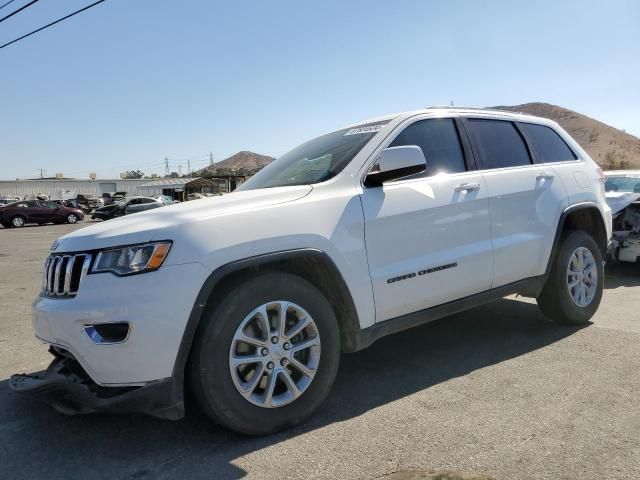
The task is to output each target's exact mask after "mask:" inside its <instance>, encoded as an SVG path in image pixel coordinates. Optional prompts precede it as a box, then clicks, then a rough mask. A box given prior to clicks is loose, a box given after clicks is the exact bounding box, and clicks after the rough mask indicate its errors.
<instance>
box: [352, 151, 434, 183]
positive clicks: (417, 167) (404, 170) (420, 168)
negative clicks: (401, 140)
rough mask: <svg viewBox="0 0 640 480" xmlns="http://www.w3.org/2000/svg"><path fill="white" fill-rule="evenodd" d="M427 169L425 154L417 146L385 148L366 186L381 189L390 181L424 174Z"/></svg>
mask: <svg viewBox="0 0 640 480" xmlns="http://www.w3.org/2000/svg"><path fill="white" fill-rule="evenodd" d="M426 168H427V161H426V160H425V158H424V153H422V149H421V148H420V147H418V146H417V145H404V146H400V147H389V148H385V149H384V150H382V152H380V157H379V158H378V162H377V168H375V167H374V170H372V171H371V172H369V174H368V175H367V177H366V178H365V182H364V184H365V186H367V187H379V186H381V185H382V184H383V183H384V182H387V181H389V180H397V179H398V178H402V177H406V176H409V175H414V174H416V173H420V172H424V171H425V170H426Z"/></svg>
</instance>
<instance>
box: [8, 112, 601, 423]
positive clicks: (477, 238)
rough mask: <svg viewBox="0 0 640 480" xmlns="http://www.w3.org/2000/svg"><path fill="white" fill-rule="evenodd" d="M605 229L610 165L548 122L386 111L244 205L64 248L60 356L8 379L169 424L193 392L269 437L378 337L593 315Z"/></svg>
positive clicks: (207, 207)
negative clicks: (436, 327) (510, 318)
mask: <svg viewBox="0 0 640 480" xmlns="http://www.w3.org/2000/svg"><path fill="white" fill-rule="evenodd" d="M610 236H611V211H610V209H609V207H608V206H607V204H606V202H605V199H604V189H603V175H602V172H601V171H600V169H599V168H598V167H597V166H596V164H595V163H594V162H593V161H592V160H591V159H590V158H589V156H588V155H587V154H586V153H585V151H584V150H583V149H582V148H580V146H579V145H578V144H577V143H576V142H575V141H574V140H573V139H572V138H571V137H569V135H568V134H567V133H566V132H564V131H563V130H562V129H561V128H560V127H559V126H558V125H557V124H556V123H554V122H551V121H549V120H545V119H541V118H536V117H532V116H528V115H520V114H513V113H507V112H501V111H491V110H482V109H453V108H451V109H449V108H444V109H441V108H431V109H424V110H419V111H413V112H408V113H402V114H398V115H391V116H387V117H382V118H376V119H373V120H369V121H367V122H364V123H362V124H357V125H352V126H349V127H346V128H343V129H340V130H337V131H335V132H332V133H329V134H326V135H323V136H321V137H318V138H316V139H314V140H310V141H309V142H307V143H304V144H302V145H300V146H299V147H297V148H295V149H293V150H292V151H290V152H289V153H287V154H285V155H284V156H282V157H281V158H279V159H278V160H276V161H275V162H273V163H272V164H271V165H269V166H268V167H266V168H264V169H263V170H262V171H260V172H259V173H258V174H257V175H255V176H254V177H253V178H251V179H250V180H249V181H248V182H246V183H245V184H244V185H242V187H241V188H240V189H239V191H236V192H234V193H232V194H229V195H225V196H222V197H215V198H207V199H204V200H200V201H198V202H188V203H184V204H179V205H172V206H169V207H166V208H160V209H156V210H152V211H148V212H144V213H140V214H138V215H134V216H131V217H123V218H119V219H117V220H114V221H110V222H107V223H104V224H98V225H92V226H91V227H88V228H83V229H81V230H77V231H75V232H73V233H71V234H68V235H65V236H64V237H62V238H60V239H59V240H58V241H56V242H55V243H54V245H53V246H52V250H51V255H50V256H49V258H48V259H47V260H46V264H45V271H44V274H43V279H42V293H41V295H40V296H39V297H38V298H37V299H36V301H35V302H34V305H33V312H34V313H33V326H34V329H35V334H36V336H37V337H38V338H39V339H41V340H42V341H44V342H45V343H47V344H49V345H50V350H51V353H52V354H53V355H54V356H55V359H54V360H53V362H52V364H51V366H50V367H49V369H48V370H47V371H46V372H43V373H39V374H34V375H15V376H13V377H12V379H11V387H12V388H13V390H14V391H18V392H24V393H30V394H32V395H35V396H39V397H41V398H43V399H45V400H47V401H48V402H50V403H52V404H53V405H54V406H55V407H56V408H57V409H58V410H61V411H63V412H66V413H85V412H92V411H140V412H146V413H149V414H151V415H155V416H159V417H163V418H172V419H175V418H180V417H182V416H183V414H184V407H183V390H184V388H185V387H184V385H185V383H187V384H188V385H189V386H190V388H192V390H193V391H194V393H195V396H196V398H197V400H198V402H199V404H200V405H201V406H202V408H203V409H204V411H205V412H206V413H207V414H208V415H209V416H210V417H211V418H212V419H214V420H215V421H217V422H219V423H220V424H222V425H225V426H227V427H229V428H231V429H234V430H237V431H239V432H244V433H247V434H266V433H270V432H274V431H277V430H280V429H283V428H286V427H289V426H291V425H294V424H296V423H298V422H300V421H302V420H303V419H304V418H306V417H307V416H309V415H310V414H311V413H312V412H313V411H314V410H316V408H317V407H318V406H319V405H320V404H321V403H322V401H323V400H324V399H325V397H326V396H327V394H328V393H329V391H330V389H331V386H332V384H333V381H334V378H335V375H336V372H337V370H338V364H339V360H340V355H341V352H355V351H358V350H360V349H363V348H365V347H367V346H369V345H371V344H372V343H373V342H374V341H375V340H377V339H378V338H380V337H382V336H384V335H387V334H390V333H394V332H397V331H399V330H403V329H406V328H409V327H412V326H415V325H419V324H421V323H424V322H428V321H431V320H434V319H438V318H441V317H445V316H447V315H450V314H452V313H455V312H459V311H461V310H465V309H468V308H471V307H474V306H476V305H479V304H481V303H484V302H487V301H490V300H493V299H496V298H499V297H502V296H505V295H508V294H512V293H520V294H522V295H526V296H530V297H535V298H537V301H538V304H539V305H540V308H541V309H542V311H543V312H544V313H545V315H546V316H547V317H548V318H549V320H551V321H554V322H557V323H574V324H575V323H584V322H587V321H588V320H589V319H590V318H591V316H592V315H593V314H594V312H595V311H596V309H597V308H598V305H599V303H600V299H601V296H602V291H603V280H604V276H603V255H604V253H605V252H606V249H607V243H608V240H609V237H610ZM185 378H188V380H189V381H188V382H185Z"/></svg>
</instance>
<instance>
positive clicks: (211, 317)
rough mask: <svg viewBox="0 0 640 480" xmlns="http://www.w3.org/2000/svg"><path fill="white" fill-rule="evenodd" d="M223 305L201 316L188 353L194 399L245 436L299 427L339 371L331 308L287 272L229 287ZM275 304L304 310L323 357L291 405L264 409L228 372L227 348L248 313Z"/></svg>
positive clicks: (310, 287)
mask: <svg viewBox="0 0 640 480" xmlns="http://www.w3.org/2000/svg"><path fill="white" fill-rule="evenodd" d="M220 295H221V296H220V298H221V301H220V302H219V303H218V304H216V305H215V306H213V307H212V308H211V309H210V310H209V311H207V312H206V313H205V315H204V316H203V318H202V320H201V324H200V326H199V328H198V331H197V334H196V338H195V339H194V345H193V348H192V351H191V357H190V365H189V376H190V384H191V387H192V390H193V393H194V396H195V398H196V400H197V402H198V404H199V405H200V406H201V408H202V409H203V411H204V412H205V413H206V414H207V415H208V416H209V417H210V418H211V419H213V420H214V421H215V422H217V423H219V424H221V425H222V426H225V427H227V428H229V429H231V430H235V431H237V432H240V433H243V434H247V435H267V434H270V433H274V432H277V431H280V430H284V429H286V428H289V427H292V426H294V425H296V424H299V423H300V422H302V421H303V420H305V419H306V418H307V417H309V416H310V415H311V414H312V413H313V412H314V411H315V410H316V409H317V408H318V407H319V406H320V405H321V403H322V402H323V401H324V400H325V398H326V397H327V395H328V394H329V392H330V391H331V387H332V386H333V382H334V380H335V376H336V373H337V371H338V365H339V362H340V333H339V329H338V322H337V320H336V317H335V314H334V312H333V309H332V308H331V306H330V305H329V302H328V301H327V299H326V298H325V297H324V295H323V294H322V293H321V292H320V291H319V290H318V289H317V288H316V287H314V286H313V285H312V284H311V283H309V282H307V281H306V280H304V279H302V278H300V277H297V276H295V275H291V274H286V273H266V274H262V275H260V276H257V277H255V278H253V279H251V280H248V281H246V282H242V283H237V284H235V286H229V287H228V288H226V289H225V291H224V292H221V293H220ZM276 300H281V301H282V300H283V301H290V302H294V303H296V304H298V305H299V306H300V307H302V308H303V309H305V310H306V311H307V312H308V313H309V314H310V315H311V317H312V318H313V320H314V321H315V324H316V326H317V330H318V333H319V335H320V339H321V354H320V360H319V364H318V367H317V371H316V374H315V377H314V378H313V380H312V382H311V384H310V385H309V386H308V387H307V389H306V390H305V391H304V392H303V393H302V395H301V396H300V397H298V398H297V399H295V400H293V401H292V402H291V403H288V404H286V405H283V406H280V407H277V408H264V407H261V406H258V405H254V404H253V403H251V402H250V401H249V400H247V399H245V398H244V397H243V396H242V395H241V394H240V393H239V392H238V390H237V389H236V387H235V385H234V383H233V380H232V378H231V373H230V371H229V350H230V347H231V344H232V340H233V336H234V334H235V332H236V329H237V328H238V326H239V325H240V323H241V322H242V321H243V319H244V318H245V317H246V316H247V315H248V314H249V313H251V311H252V310H254V309H255V308H257V307H258V306H260V305H263V304H265V303H269V302H273V301H276Z"/></svg>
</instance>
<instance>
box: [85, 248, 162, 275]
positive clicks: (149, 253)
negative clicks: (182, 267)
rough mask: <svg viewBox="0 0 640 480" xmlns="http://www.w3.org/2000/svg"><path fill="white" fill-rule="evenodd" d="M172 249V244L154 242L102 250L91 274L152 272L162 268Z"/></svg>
mask: <svg viewBox="0 0 640 480" xmlns="http://www.w3.org/2000/svg"><path fill="white" fill-rule="evenodd" d="M170 248H171V242H153V243H146V244H143V245H131V246H129V247H119V248H110V249H107V250H102V251H100V252H99V253H98V256H97V257H96V261H95V262H94V263H93V266H92V267H91V273H101V272H111V273H115V274H116V275H131V274H133V273H142V272H151V271H153V270H157V269H158V268H160V265H162V262H164V259H165V258H166V257H167V254H168V253H169V249H170Z"/></svg>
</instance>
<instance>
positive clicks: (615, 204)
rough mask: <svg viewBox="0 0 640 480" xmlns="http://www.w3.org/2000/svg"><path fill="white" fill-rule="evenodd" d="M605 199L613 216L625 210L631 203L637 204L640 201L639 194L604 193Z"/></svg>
mask: <svg viewBox="0 0 640 480" xmlns="http://www.w3.org/2000/svg"><path fill="white" fill-rule="evenodd" d="M605 197H606V199H607V204H608V205H609V208H611V213H612V214H613V215H615V214H616V213H618V212H621V211H622V210H624V209H625V208H627V207H628V206H629V205H631V204H632V203H633V202H637V201H638V200H639V199H640V193H633V192H607V193H605Z"/></svg>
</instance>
